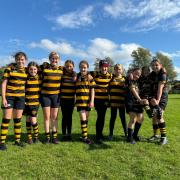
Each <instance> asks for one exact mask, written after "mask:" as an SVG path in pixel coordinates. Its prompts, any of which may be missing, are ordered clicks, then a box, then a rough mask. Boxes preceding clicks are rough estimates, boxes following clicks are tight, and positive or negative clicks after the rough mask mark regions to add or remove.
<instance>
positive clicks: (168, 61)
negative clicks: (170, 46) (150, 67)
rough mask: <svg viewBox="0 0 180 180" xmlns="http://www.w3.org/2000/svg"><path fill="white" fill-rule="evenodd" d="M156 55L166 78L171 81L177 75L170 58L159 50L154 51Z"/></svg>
mask: <svg viewBox="0 0 180 180" xmlns="http://www.w3.org/2000/svg"><path fill="white" fill-rule="evenodd" d="M156 57H157V58H158V59H159V60H160V61H161V63H162V65H163V67H164V68H165V69H166V71H167V76H168V80H169V81H173V80H174V79H175V78H176V77H177V73H176V71H175V70H174V66H173V63H172V60H171V59H170V58H169V57H168V56H165V55H163V54H162V53H160V52H157V53H156Z"/></svg>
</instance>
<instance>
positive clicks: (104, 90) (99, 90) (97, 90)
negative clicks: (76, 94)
mask: <svg viewBox="0 0 180 180" xmlns="http://www.w3.org/2000/svg"><path fill="white" fill-rule="evenodd" d="M95 92H100V93H101V92H108V91H107V89H95Z"/></svg>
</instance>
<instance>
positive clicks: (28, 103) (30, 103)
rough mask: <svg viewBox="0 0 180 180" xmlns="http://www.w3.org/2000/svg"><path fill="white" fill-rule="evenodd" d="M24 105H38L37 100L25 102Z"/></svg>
mask: <svg viewBox="0 0 180 180" xmlns="http://www.w3.org/2000/svg"><path fill="white" fill-rule="evenodd" d="M26 105H29V106H34V105H39V102H27V103H26Z"/></svg>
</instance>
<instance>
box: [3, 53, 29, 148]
mask: <svg viewBox="0 0 180 180" xmlns="http://www.w3.org/2000/svg"><path fill="white" fill-rule="evenodd" d="M14 58H15V63H13V64H11V65H10V66H8V67H7V68H6V69H5V71H4V75H3V80H2V108H3V109H4V111H3V119H2V124H1V137H0V150H5V149H6V145H5V141H6V137H7V134H8V126H9V122H10V119H11V118H12V117H13V120H14V133H15V145H17V146H20V147H23V146H24V144H23V143H22V142H21V141H20V139H21V117H22V113H23V109H24V104H25V82H26V79H27V74H26V70H25V63H26V60H27V56H26V54H25V53H24V52H17V53H16V54H15V56H14Z"/></svg>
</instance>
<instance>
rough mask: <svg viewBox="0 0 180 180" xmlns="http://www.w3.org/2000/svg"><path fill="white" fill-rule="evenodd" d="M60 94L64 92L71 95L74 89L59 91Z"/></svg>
mask: <svg viewBox="0 0 180 180" xmlns="http://www.w3.org/2000/svg"><path fill="white" fill-rule="evenodd" d="M61 92H64V93H73V92H75V90H74V89H61Z"/></svg>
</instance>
